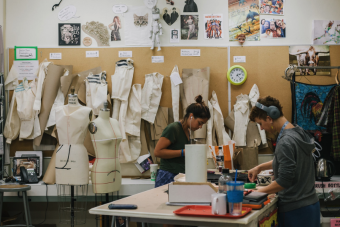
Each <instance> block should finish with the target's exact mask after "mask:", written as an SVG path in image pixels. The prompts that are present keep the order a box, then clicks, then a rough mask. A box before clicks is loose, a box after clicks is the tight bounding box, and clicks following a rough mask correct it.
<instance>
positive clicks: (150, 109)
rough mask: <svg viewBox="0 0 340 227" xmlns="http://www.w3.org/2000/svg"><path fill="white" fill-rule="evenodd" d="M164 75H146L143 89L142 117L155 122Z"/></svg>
mask: <svg viewBox="0 0 340 227" xmlns="http://www.w3.org/2000/svg"><path fill="white" fill-rule="evenodd" d="M163 79H164V76H163V75H161V74H159V73H152V74H147V75H145V83H144V87H143V90H142V119H144V120H146V121H148V122H150V123H152V124H153V123H154V121H155V118H156V114H157V111H158V106H159V103H160V101H161V97H162V85H163Z"/></svg>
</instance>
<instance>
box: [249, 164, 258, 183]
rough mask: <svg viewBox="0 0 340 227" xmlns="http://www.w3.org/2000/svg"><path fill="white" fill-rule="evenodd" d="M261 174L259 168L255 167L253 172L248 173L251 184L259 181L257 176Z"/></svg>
mask: <svg viewBox="0 0 340 227" xmlns="http://www.w3.org/2000/svg"><path fill="white" fill-rule="evenodd" d="M260 172H261V170H260V167H259V166H255V167H254V168H252V169H251V170H249V171H248V179H249V180H250V182H254V181H255V180H256V179H257V174H259V173H260Z"/></svg>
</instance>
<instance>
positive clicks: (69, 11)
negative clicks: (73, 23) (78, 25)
mask: <svg viewBox="0 0 340 227" xmlns="http://www.w3.org/2000/svg"><path fill="white" fill-rule="evenodd" d="M76 13H77V8H76V7H75V6H73V5H69V6H66V7H64V8H63V9H61V10H60V11H59V13H58V18H59V20H61V21H67V20H70V19H72V18H79V17H75V15H76Z"/></svg>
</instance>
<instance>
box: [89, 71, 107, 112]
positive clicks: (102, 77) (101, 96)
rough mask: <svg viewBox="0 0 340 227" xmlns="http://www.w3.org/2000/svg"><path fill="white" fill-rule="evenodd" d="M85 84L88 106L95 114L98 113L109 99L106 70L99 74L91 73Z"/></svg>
mask: <svg viewBox="0 0 340 227" xmlns="http://www.w3.org/2000/svg"><path fill="white" fill-rule="evenodd" d="M85 84H86V106H88V107H90V108H91V109H92V110H93V114H94V115H98V114H99V111H100V109H101V108H103V107H104V102H106V99H107V82H106V72H102V73H100V74H98V75H93V74H92V73H90V74H89V76H88V77H86V79H85Z"/></svg>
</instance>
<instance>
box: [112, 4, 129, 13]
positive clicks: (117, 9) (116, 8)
mask: <svg viewBox="0 0 340 227" xmlns="http://www.w3.org/2000/svg"><path fill="white" fill-rule="evenodd" d="M127 10H128V7H127V6H126V5H114V6H113V7H112V11H113V12H114V13H125V12H126V11H127Z"/></svg>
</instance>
